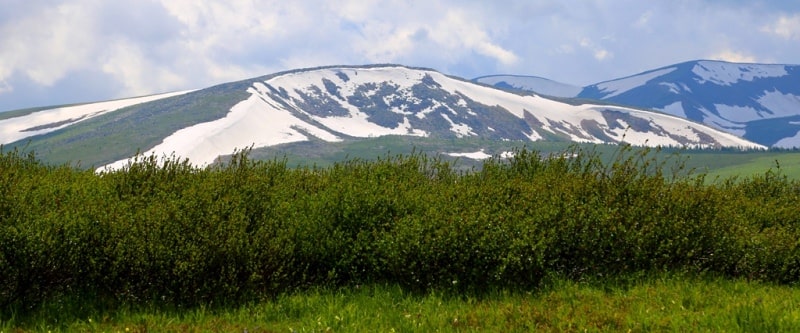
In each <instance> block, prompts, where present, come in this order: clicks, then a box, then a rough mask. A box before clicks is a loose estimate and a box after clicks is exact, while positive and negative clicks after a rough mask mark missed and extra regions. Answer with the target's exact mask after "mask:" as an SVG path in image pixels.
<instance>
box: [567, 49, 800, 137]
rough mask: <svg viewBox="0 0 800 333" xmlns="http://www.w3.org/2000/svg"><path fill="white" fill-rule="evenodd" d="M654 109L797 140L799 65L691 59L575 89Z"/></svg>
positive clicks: (739, 131) (584, 94)
mask: <svg viewBox="0 0 800 333" xmlns="http://www.w3.org/2000/svg"><path fill="white" fill-rule="evenodd" d="M578 97H581V98H590V99H600V100H606V101H611V102H615V103H621V104H626V105H634V106H637V107H642V108H650V109H655V110H660V111H662V112H666V113H669V114H673V115H676V116H680V117H685V118H687V119H691V120H694V121H698V122H702V123H705V124H707V125H709V126H712V127H715V128H718V129H722V130H725V131H727V132H730V133H733V134H736V135H739V136H742V137H744V138H746V139H749V140H751V141H754V142H758V143H761V144H764V145H767V146H776V147H797V146H800V133H799V132H800V66H790V65H764V64H736V63H728V62H721V61H692V62H686V63H681V64H677V65H673V66H668V67H664V68H660V69H656V70H653V71H648V72H644V73H641V74H637V75H634V76H630V77H627V78H623V79H618V80H613V81H607V82H603V83H598V84H595V85H591V86H588V87H586V88H584V89H583V91H582V92H581V93H580V94H579V95H578Z"/></svg>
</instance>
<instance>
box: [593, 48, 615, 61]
mask: <svg viewBox="0 0 800 333" xmlns="http://www.w3.org/2000/svg"><path fill="white" fill-rule="evenodd" d="M613 56H614V55H613V54H612V53H611V52H608V50H604V49H597V50H595V51H594V58H595V59H597V60H600V61H603V60H606V59H609V58H611V57H613Z"/></svg>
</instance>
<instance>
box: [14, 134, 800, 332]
mask: <svg viewBox="0 0 800 333" xmlns="http://www.w3.org/2000/svg"><path fill="white" fill-rule="evenodd" d="M651 154H652V152H651V151H649V150H642V151H634V150H632V149H631V148H630V147H622V148H620V149H618V150H617V151H616V152H614V153H613V154H612V155H611V156H607V157H603V158H601V157H600V156H598V155H597V154H596V153H593V152H592V151H590V150H581V149H577V148H575V149H573V150H571V151H570V150H568V151H565V152H563V153H558V154H555V155H552V156H551V157H550V158H542V157H541V154H539V153H537V152H530V151H525V150H522V151H517V152H516V157H515V158H514V159H512V160H509V161H502V160H488V161H487V162H486V163H485V164H484V165H483V167H482V168H481V170H479V171H475V172H470V173H462V172H457V171H455V170H454V169H453V168H452V165H451V164H450V163H448V162H446V161H442V160H438V159H431V158H428V157H426V156H424V155H419V154H416V155H398V156H390V157H385V158H382V159H380V160H376V161H363V160H358V159H355V160H349V161H347V162H342V163H337V164H334V165H332V166H330V167H325V168H291V167H288V166H287V164H286V161H281V160H277V161H261V162H259V161H252V160H249V159H247V156H246V154H238V155H235V156H234V158H233V159H231V160H230V161H229V162H228V163H227V164H225V165H221V166H215V167H212V168H207V169H197V168H194V167H191V166H190V165H189V164H188V163H187V162H180V161H174V160H168V161H164V162H163V165H162V164H159V161H157V160H156V158H155V157H143V158H140V159H139V160H138V161H137V162H136V163H134V164H132V165H130V166H128V167H127V168H125V169H124V170H121V171H119V172H113V173H107V174H102V175H96V174H94V173H93V172H91V171H81V170H76V169H74V168H72V167H69V166H60V167H59V166H48V165H44V164H41V163H39V162H38V161H37V160H36V159H35V156H34V155H33V154H29V155H21V154H19V153H17V152H15V151H6V152H4V153H2V154H1V157H0V272H2V274H0V310H2V317H0V320H3V321H7V320H12V321H16V322H24V321H25V319H24V318H26V316H28V315H29V314H31V313H37V311H40V310H41V309H52V310H51V311H52V313H53V314H54V315H55V314H57V313H62V311H63V310H64V307H68V306H72V307H75V304H83V303H85V304H87V306H86V309H89V310H85V311H90V312H89V314H91V313H94V312H91V309H113V308H117V307H119V308H125V307H129V306H133V307H144V308H148V307H155V308H167V309H187V308H189V309H197V308H198V307H200V308H203V307H215V308H217V307H218V308H222V309H233V308H236V307H237V306H238V305H239V304H246V303H247V302H253V301H255V302H259V301H265V300H274V299H275V298H276V297H277V298H280V297H283V296H281V295H286V293H291V292H295V291H303V290H315V289H317V288H326V289H328V288H329V289H331V290H336V289H337V288H356V286H380V285H390V286H397V288H400V290H403V292H408V293H412V294H414V295H425V294H430V293H431V292H441V293H445V294H449V295H464V296H463V297H476V298H479V299H480V298H484V297H491V295H493V293H497V292H499V291H509V292H512V293H518V292H519V293H524V291H536V290H543V289H541V288H544V287H546V286H547V285H548V281H571V282H570V283H573V282H577V283H590V284H597V285H601V286H602V285H603V284H604V283H605V282H604V281H609V280H612V281H616V282H612V283H611V284H614V283H621V284H635V283H636V281H642V280H647V278H648V277H653V276H659V275H662V274H676V275H680V276H689V277H713V278H725V279H730V278H733V279H745V280H748V281H760V282H765V283H775V284H785V285H795V284H796V283H797V282H798V281H799V280H800V247H799V244H798V239H800V228H798V226H800V213H798V211H797V209H796V207H797V203H798V200H799V199H800V184H798V182H797V181H793V180H789V179H787V178H786V177H785V176H783V175H782V174H780V173H779V172H773V171H768V172H766V173H762V174H759V175H756V176H752V177H746V178H742V179H738V180H735V181H733V180H729V181H725V180H718V181H715V182H712V183H708V182H706V179H705V177H704V175H702V174H698V175H692V174H687V173H685V172H684V170H685V166H683V165H682V164H681V162H680V159H679V158H672V159H669V158H661V157H659V156H655V157H651ZM604 160H606V161H608V162H604ZM673 162H675V163H673ZM76 300H77V301H76ZM81 300H85V302H84V301H81ZM687 304H688V305H686V306H692V304H690V303H687ZM754 306H755V305H754ZM59 309H60V310H59ZM773 310H774V308H770V310H769V311H773ZM81 311H83V310H80V309H78V310H75V309H72V310H70V311H67V313H73V314H75V315H76V316H84V317H85V316H87V315H86V314H85V313H82V312H81ZM765 311H766V310H765ZM765 311H761V312H758V311H755V310H754V312H750V311H746V314H747V315H748V316H749V315H750V314H753V315H754V316H755V315H761V316H769V315H770V313H771V312H769V311H766V312H765ZM62 319H63V318H62ZM762 319H763V318H762ZM327 320H334V319H330V318H327ZM753 320H756V321H758V318H755V319H753ZM65 321H68V319H63V320H61V321H59V322H65ZM762 321H763V320H762ZM795 322H796V320H795ZM608 327H610V328H622V327H624V326H608ZM656 327H657V326H656Z"/></svg>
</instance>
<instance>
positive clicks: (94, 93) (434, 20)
mask: <svg viewBox="0 0 800 333" xmlns="http://www.w3.org/2000/svg"><path fill="white" fill-rule="evenodd" d="M0 8H2V11H0V111H6V110H12V109H18V108H24V107H33V106H43V105H53V104H61V103H75V102H87V101H96V100H106V99H113V98H121V97H131V96H138V95H144V94H152V93H159V92H167V91H175V90H183V89H193V88H203V87H208V86H211V85H214V84H217V83H223V82H228V81H234V80H240V79H246V78H251V77H255V76H260V75H265V74H270V73H274V72H278V71H282V70H287V69H295V68H302V67H314V66H322V65H336V64H346V65H359V64H372V63H399V64H404V65H410V66H421V67H429V68H434V69H437V70H439V71H441V72H444V73H446V74H451V75H456V76H461V77H465V78H474V77H477V76H482V75H490V74H501V73H504V74H505V73H512V74H524V75H537V76H543V77H547V78H550V79H553V80H557V81H561V82H564V83H571V84H576V85H587V84H592V83H597V82H599V81H604V80H610V79H614V78H618V77H623V76H628V75H632V74H636V73H639V72H642V71H645V70H649V69H654V68H657V67H662V66H667V65H670V64H674V63H678V62H683V61H687V60H695V59H719V60H727V61H734V62H763V63H783V64H798V63H800V1H794V0H792V1H738V0H735V1H704V0H691V1H690V0H672V1H660V0H651V1H641V0H606V1H603V0H585V1H559V0H555V1H538V0H519V1H517V0H505V1H501V0H498V1H470V0H438V1H437V0H422V1H409V0H407V1H372V0H330V1H323V0H320V1H311V0H309V1H303V0H300V1H285V0H280V1H267V0H219V1H217V0H206V1H197V0H114V1H106V0H68V1H58V0H0Z"/></svg>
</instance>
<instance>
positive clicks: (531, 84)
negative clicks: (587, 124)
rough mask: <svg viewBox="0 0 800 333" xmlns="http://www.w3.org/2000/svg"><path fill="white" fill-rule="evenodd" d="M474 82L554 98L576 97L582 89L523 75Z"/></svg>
mask: <svg viewBox="0 0 800 333" xmlns="http://www.w3.org/2000/svg"><path fill="white" fill-rule="evenodd" d="M473 81H475V82H479V83H483V84H488V85H490V86H494V87H497V88H501V89H510V90H519V91H532V92H535V93H537V94H542V95H547V96H554V97H565V98H570V97H576V96H578V94H580V92H581V90H583V88H582V87H579V86H573V85H570V84H566V83H561V82H557V81H553V80H550V79H546V78H543V77H538V76H525V75H488V76H481V77H478V78H475V79H473Z"/></svg>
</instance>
